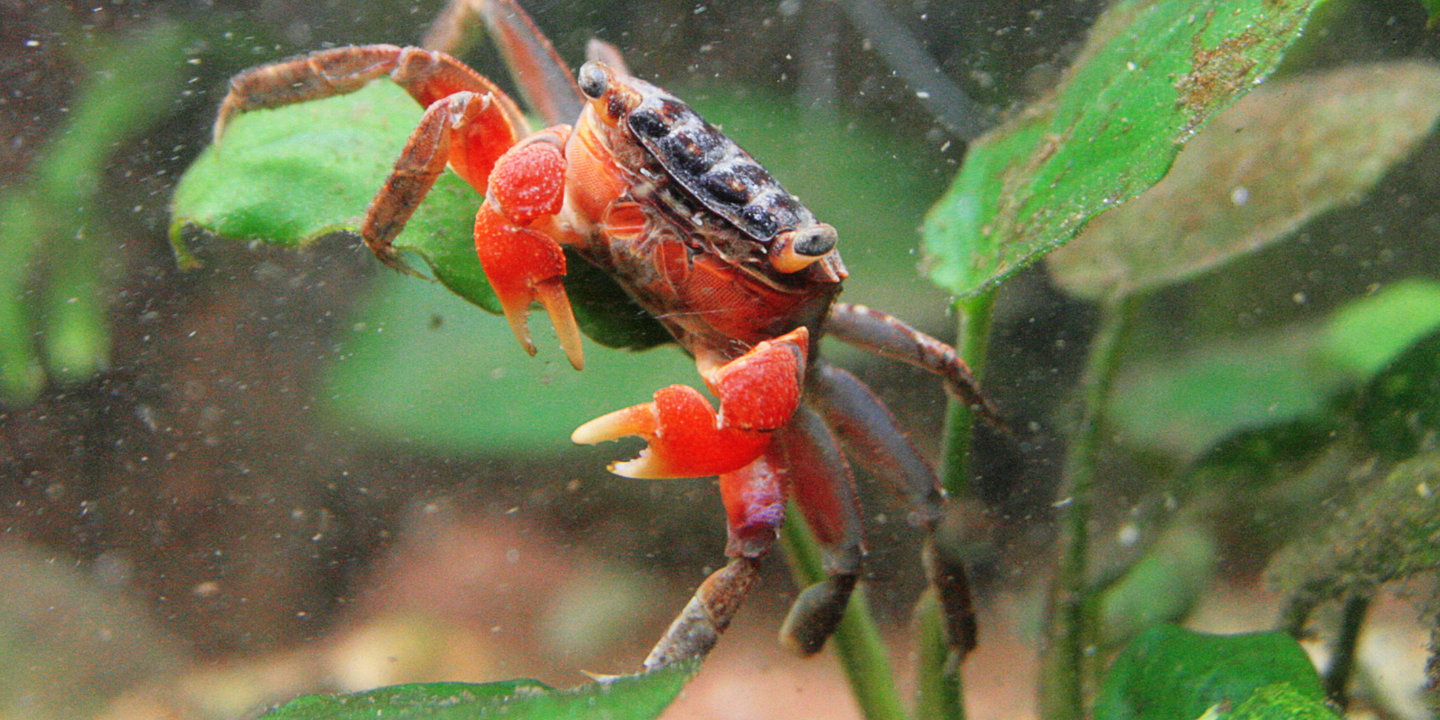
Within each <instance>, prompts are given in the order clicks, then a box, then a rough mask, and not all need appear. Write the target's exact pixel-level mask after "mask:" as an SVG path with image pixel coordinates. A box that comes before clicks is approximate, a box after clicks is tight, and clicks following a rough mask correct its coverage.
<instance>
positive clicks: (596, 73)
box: [575, 62, 609, 100]
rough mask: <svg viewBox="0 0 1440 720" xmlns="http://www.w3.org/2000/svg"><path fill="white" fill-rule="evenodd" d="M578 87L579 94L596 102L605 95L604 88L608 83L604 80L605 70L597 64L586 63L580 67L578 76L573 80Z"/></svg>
mask: <svg viewBox="0 0 1440 720" xmlns="http://www.w3.org/2000/svg"><path fill="white" fill-rule="evenodd" d="M575 79H576V82H577V83H579V85H580V92H583V93H585V96H586V97H588V98H590V99H591V100H598V99H599V98H600V96H601V95H604V94H605V86H606V85H608V84H609V82H608V81H607V80H606V78H605V70H604V69H603V68H601V67H600V65H599V64H598V63H595V62H587V63H585V64H584V65H581V66H580V75H579V77H577V78H575Z"/></svg>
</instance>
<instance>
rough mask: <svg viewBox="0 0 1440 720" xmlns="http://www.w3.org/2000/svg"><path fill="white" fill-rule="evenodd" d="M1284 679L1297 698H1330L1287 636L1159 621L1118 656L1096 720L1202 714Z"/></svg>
mask: <svg viewBox="0 0 1440 720" xmlns="http://www.w3.org/2000/svg"><path fill="white" fill-rule="evenodd" d="M1277 685H1279V686H1283V687H1286V688H1288V689H1289V691H1290V693H1293V696H1294V697H1295V698H1297V699H1302V700H1306V701H1309V702H1313V703H1323V702H1324V700H1325V692H1324V690H1323V689H1322V688H1321V685H1320V676H1319V675H1318V674H1316V672H1315V668H1314V666H1312V665H1311V664H1310V659H1309V657H1307V656H1306V655H1305V651H1304V650H1302V649H1301V648H1300V645H1299V644H1298V643H1296V642H1295V640H1294V639H1293V638H1291V637H1290V636H1288V635H1285V634H1283V633H1276V632H1268V633H1247V634H1242V635H1207V634H1203V633H1195V632H1190V631H1188V630H1183V629H1181V628H1178V627H1175V626H1172V625H1158V626H1156V627H1153V628H1151V629H1149V630H1147V631H1146V632H1144V633H1142V634H1141V635H1140V636H1139V637H1137V638H1136V639H1135V640H1134V641H1133V642H1131V643H1130V644H1129V645H1128V646H1126V648H1125V650H1123V651H1122V652H1121V653H1120V654H1119V655H1118V656H1117V657H1116V658H1115V662H1114V663H1112V664H1111V666H1110V670H1109V672H1108V673H1107V674H1106V676H1105V679H1104V681H1103V683H1102V685H1101V688H1100V694H1099V697H1098V698H1097V699H1096V703H1095V719H1096V720H1196V718H1200V717H1201V716H1204V715H1206V713H1207V712H1208V711H1210V710H1211V709H1212V708H1214V707H1215V706H1217V705H1219V706H1220V707H1221V708H1222V709H1229V708H1235V707H1238V706H1240V705H1242V704H1243V703H1245V702H1246V701H1247V700H1248V699H1250V698H1251V696H1252V695H1254V694H1256V693H1257V692H1261V691H1264V690H1266V689H1267V688H1273V686H1277ZM1263 717H1269V716H1268V715H1265V716H1263Z"/></svg>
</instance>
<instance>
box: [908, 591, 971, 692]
mask: <svg viewBox="0 0 1440 720" xmlns="http://www.w3.org/2000/svg"><path fill="white" fill-rule="evenodd" d="M915 619H916V625H917V626H918V628H919V635H920V637H919V639H918V641H917V645H918V648H919V650H918V653H919V659H918V661H917V662H916V666H917V668H916V673H915V676H916V677H915V717H916V718H917V719H918V720H964V719H965V704H964V702H963V701H964V695H963V693H962V686H961V681H960V662H961V659H960V656H959V654H958V653H957V652H955V650H954V649H953V648H951V647H950V646H949V644H947V643H946V642H945V632H944V626H945V625H944V623H945V620H944V617H943V613H942V611H941V609H940V602H939V601H938V600H936V595H935V588H927V589H926V590H925V593H924V594H923V595H921V596H920V602H919V604H918V605H917V607H916V608H915Z"/></svg>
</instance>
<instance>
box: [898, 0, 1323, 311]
mask: <svg viewBox="0 0 1440 720" xmlns="http://www.w3.org/2000/svg"><path fill="white" fill-rule="evenodd" d="M1319 5H1320V0H1204V1H1202V2H1195V1H1194V0H1147V1H1141V0H1131V1H1129V2H1121V3H1118V4H1116V5H1114V6H1112V7H1111V8H1110V9H1109V10H1108V11H1107V12H1106V13H1105V14H1104V15H1103V16H1102V17H1101V19H1100V21H1099V22H1097V23H1096V25H1095V27H1094V28H1093V29H1092V30H1091V34H1090V40H1089V42H1088V43H1087V45H1086V47H1085V49H1084V50H1083V51H1082V52H1081V54H1080V57H1079V58H1078V59H1077V60H1076V61H1075V63H1074V65H1073V66H1072V67H1071V68H1070V70H1069V71H1068V73H1067V75H1066V77H1065V79H1064V81H1063V82H1062V83H1061V85H1060V86H1059V87H1058V88H1057V89H1056V91H1055V92H1054V93H1053V94H1052V96H1050V97H1048V98H1047V99H1046V100H1044V101H1042V102H1040V103H1038V104H1037V105H1036V106H1035V107H1033V108H1031V109H1029V110H1027V111H1025V112H1023V113H1020V114H1017V115H1016V116H1015V117H1014V119H1013V120H1012V121H1011V122H1009V123H1007V124H1006V125H1004V126H1002V127H1000V128H997V129H996V130H994V131H992V132H990V133H989V134H987V135H985V136H984V137H982V138H981V139H980V140H978V141H977V142H976V143H975V144H974V145H973V146H971V148H970V150H969V155H968V157H967V158H966V161H965V165H964V166H963V167H962V168H961V171H960V175H959V176H958V177H957V178H956V179H955V183H954V185H953V186H952V187H951V188H950V191H949V193H948V194H947V195H946V196H945V198H943V199H942V200H941V201H940V202H939V203H937V204H936V205H935V207H934V208H933V209H932V210H931V212H930V215H929V216H928V217H927V218H926V221H925V225H924V235H925V250H926V252H927V254H928V257H929V262H930V277H931V279H932V280H934V281H935V282H936V283H938V284H939V285H940V286H941V287H944V288H946V289H947V290H949V291H951V292H953V293H955V294H957V295H961V296H969V295H974V294H977V293H980V292H983V291H985V290H986V289H987V288H989V287H991V286H993V285H995V284H997V283H999V282H1000V281H1002V280H1003V279H1004V278H1005V277H1006V276H1008V275H1009V274H1010V273H1012V272H1014V271H1016V270H1018V269H1020V268H1022V267H1024V266H1026V265H1028V264H1029V263H1031V262H1034V261H1035V260H1037V259H1038V258H1040V257H1041V256H1042V255H1044V254H1045V253H1047V252H1049V251H1051V250H1053V249H1055V248H1056V247H1058V246H1059V245H1061V244H1063V243H1065V242H1066V241H1068V240H1069V239H1070V238H1072V237H1074V235H1075V234H1076V233H1077V232H1079V230H1080V228H1081V227H1082V226H1083V225H1084V224H1085V223H1086V222H1087V221H1089V220H1090V218H1092V217H1094V216H1095V215H1097V214H1098V213H1100V212H1102V211H1104V210H1106V209H1108V208H1110V207H1112V206H1114V205H1116V204H1118V203H1120V202H1123V201H1125V200H1127V199H1129V198H1130V197H1132V196H1134V195H1136V194H1137V193H1139V192H1141V191H1142V190H1145V189H1146V188H1148V187H1150V186H1151V185H1153V184H1154V183H1155V182H1156V181H1157V180H1159V179H1160V177H1161V176H1162V175H1164V173H1165V171H1166V170H1167V169H1168V168H1169V166H1170V163H1171V161H1172V160H1173V159H1174V157H1175V153H1176V152H1177V151H1178V150H1179V147H1180V145H1181V144H1182V143H1183V142H1185V141H1186V140H1187V139H1189V137H1190V135H1191V134H1192V133H1194V132H1195V131H1196V130H1197V129H1199V128H1200V126H1201V125H1203V124H1204V123H1205V122H1206V121H1207V120H1209V118H1210V117H1211V116H1213V115H1214V114H1215V113H1217V112H1219V111H1220V110H1221V109H1223V108H1225V107H1226V106H1227V105H1229V104H1230V103H1231V102H1233V101H1234V100H1235V99H1237V98H1239V97H1240V96H1241V95H1244V94H1245V93H1246V92H1248V91H1249V90H1250V89H1251V88H1252V87H1253V86H1254V85H1255V84H1256V83H1257V82H1258V81H1259V80H1260V79H1262V78H1264V77H1265V76H1266V75H1267V74H1268V73H1269V72H1270V71H1271V70H1273V69H1274V67H1275V66H1276V64H1277V63H1278V62H1279V60H1280V57H1281V55H1282V54H1283V53H1284V51H1285V48H1286V47H1288V46H1289V45H1290V43H1291V42H1292V41H1294V40H1295V38H1297V37H1298V36H1299V35H1300V31H1301V29H1302V28H1303V26H1304V24H1305V21H1306V19H1307V18H1308V17H1309V15H1310V13H1311V11H1312V10H1314V8H1316V7H1318V6H1319Z"/></svg>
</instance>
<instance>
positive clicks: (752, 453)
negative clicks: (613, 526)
mask: <svg viewBox="0 0 1440 720" xmlns="http://www.w3.org/2000/svg"><path fill="white" fill-rule="evenodd" d="M809 340H810V333H809V331H808V330H806V329H805V328H803V327H802V328H798V329H796V330H793V331H791V332H790V333H788V334H786V335H783V336H781V337H779V338H776V339H774V340H770V341H767V342H762V343H760V344H758V345H756V346H755V348H754V349H752V350H751V351H750V352H748V353H746V354H744V355H742V356H740V357H738V358H736V359H734V360H732V361H730V362H729V363H726V364H725V365H722V366H720V367H718V368H716V369H714V370H712V371H709V372H706V373H705V382H706V384H707V385H708V386H709V387H710V390H711V391H712V392H714V393H715V394H716V395H718V396H719V397H720V412H719V413H716V412H715V410H714V409H713V408H711V406H710V403H709V401H707V400H706V399H705V397H704V396H702V395H701V394H700V392H699V391H698V390H695V389H694V388H691V387H687V386H685V385H671V386H670V387H667V388H662V389H660V390H659V391H657V392H656V393H655V400H654V402H648V403H644V404H642V405H635V406H633V407H629V408H626V409H624V410H617V411H616V412H613V413H610V414H609V415H605V416H603V417H598V418H596V419H594V420H591V421H590V422H588V423H585V424H584V425H581V426H580V427H579V428H577V429H576V430H575V432H574V434H572V435H571V436H570V439H571V440H573V441H574V442H577V443H582V444H585V445H590V444H594V443H598V442H602V441H605V440H616V439H619V438H622V437H626V436H629V435H636V436H639V437H641V438H643V439H645V441H646V442H648V443H649V446H648V447H646V448H645V449H644V450H641V451H640V456H639V457H637V458H635V459H634V460H629V461H626V462H620V463H615V464H613V465H611V466H610V470H611V472H614V473H615V474H617V475H622V476H625V477H633V478H684V477H708V476H711V475H721V474H724V473H728V472H734V471H736V470H739V469H740V468H742V467H745V466H746V465H749V464H750V463H751V462H753V461H754V460H755V459H756V458H758V457H760V455H761V453H763V452H765V450H766V448H768V447H769V446H770V439H771V435H772V434H773V433H774V431H776V430H778V429H780V428H782V427H784V426H785V424H786V423H788V422H789V421H790V418H791V416H793V415H794V414H795V411H796V409H797V408H799V406H800V388H801V384H802V383H803V382H804V378H805V358H806V354H807V351H808V348H809Z"/></svg>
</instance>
